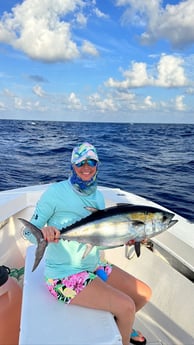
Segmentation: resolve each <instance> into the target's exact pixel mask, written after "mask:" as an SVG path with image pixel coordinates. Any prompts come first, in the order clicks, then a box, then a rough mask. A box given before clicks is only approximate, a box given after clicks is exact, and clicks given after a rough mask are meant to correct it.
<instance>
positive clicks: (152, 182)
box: [0, 120, 194, 222]
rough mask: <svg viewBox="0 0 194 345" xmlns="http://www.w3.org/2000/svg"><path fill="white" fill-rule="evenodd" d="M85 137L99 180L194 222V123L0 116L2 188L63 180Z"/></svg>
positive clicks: (67, 174) (103, 183)
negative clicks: (92, 149)
mask: <svg viewBox="0 0 194 345" xmlns="http://www.w3.org/2000/svg"><path fill="white" fill-rule="evenodd" d="M83 141H88V142H90V143H92V144H94V145H95V146H96V148H97V150H98V154H99V157H100V167H99V184H100V185H104V186H109V187H119V188H121V189H125V190H127V191H129V192H132V193H136V194H139V195H141V196H144V197H146V198H149V199H151V200H153V201H155V202H157V203H160V204H161V205H163V206H165V207H167V208H169V209H171V210H173V211H175V212H177V213H179V214H180V215H182V216H183V217H186V218H187V219H188V220H190V221H192V222H194V212H193V211H194V125H190V124H185V125H184V124H126V123H125V124H124V123H80V122H44V121H36V122H33V121H15V120H0V159H1V160H0V161H1V168H0V172H1V178H0V190H1V191H2V190H8V189H12V188H18V187H24V186H30V185H34V184H43V183H49V182H54V181H60V180H62V179H65V178H67V177H68V176H69V173H70V158H71V151H72V149H73V147H74V146H75V145H77V144H78V143H81V142H83Z"/></svg>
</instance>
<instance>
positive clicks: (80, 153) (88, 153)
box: [70, 142, 99, 195]
mask: <svg viewBox="0 0 194 345" xmlns="http://www.w3.org/2000/svg"><path fill="white" fill-rule="evenodd" d="M87 159H94V160H95V161H97V162H99V159H98V155H97V152H96V149H95V147H94V146H93V145H91V144H89V143H87V142H85V143H83V144H82V145H79V146H77V147H75V148H74V150H73V152H72V156H71V176H70V182H71V184H72V186H73V188H74V189H75V190H76V191H77V192H79V193H81V194H83V195H90V194H92V193H94V192H95V190H96V188H97V175H98V164H97V165H96V174H95V175H94V176H93V177H92V178H91V179H90V180H89V181H83V180H82V179H81V178H80V177H79V176H78V175H77V174H76V172H75V169H74V164H78V163H80V162H82V161H84V160H87Z"/></svg>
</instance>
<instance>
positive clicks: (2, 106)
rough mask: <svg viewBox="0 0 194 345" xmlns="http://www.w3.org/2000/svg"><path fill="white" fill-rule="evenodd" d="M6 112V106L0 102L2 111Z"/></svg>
mask: <svg viewBox="0 0 194 345" xmlns="http://www.w3.org/2000/svg"><path fill="white" fill-rule="evenodd" d="M3 110H6V105H5V104H4V103H3V102H0V111H3Z"/></svg>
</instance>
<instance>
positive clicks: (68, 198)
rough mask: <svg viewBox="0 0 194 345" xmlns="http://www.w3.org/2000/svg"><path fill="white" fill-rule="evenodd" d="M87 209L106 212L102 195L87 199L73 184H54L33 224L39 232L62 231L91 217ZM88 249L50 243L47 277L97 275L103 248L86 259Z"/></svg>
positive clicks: (31, 237) (44, 197)
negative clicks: (84, 272)
mask: <svg viewBox="0 0 194 345" xmlns="http://www.w3.org/2000/svg"><path fill="white" fill-rule="evenodd" d="M87 207H93V208H96V209H104V207H105V202H104V197H103V195H102V193H101V192H100V191H99V190H96V191H95V192H94V193H92V194H90V195H88V196H85V195H82V194H80V193H78V192H76V191H75V190H74V189H73V187H72V185H71V183H70V181H69V180H66V181H62V182H58V183H55V184H52V185H51V186H49V187H48V189H47V190H46V191H45V192H44V193H43V195H42V196H41V198H40V200H39V201H38V203H37V205H36V208H35V211H34V214H33V216H32V219H31V222H32V223H33V224H34V225H36V226H37V227H38V228H42V227H43V226H45V225H50V226H54V227H56V228H57V229H58V230H61V229H62V228H64V227H67V226H68V225H71V224H72V223H75V222H76V221H79V220H80V219H82V218H84V217H86V216H88V215H89V214H90V212H89V211H88V210H87V209H86V208H87ZM25 236H26V237H27V238H28V239H29V240H30V241H31V242H34V243H35V241H36V240H35V238H34V236H33V235H32V234H31V233H30V232H29V231H25ZM85 248H86V245H85V244H81V243H78V242H76V241H66V240H65V241H64V240H59V242H58V243H53V242H50V243H49V244H48V246H47V248H46V252H45V276H46V277H47V278H54V279H55V278H63V277H67V276H70V275H72V274H75V273H78V272H82V271H85V270H87V271H90V272H93V271H95V269H96V267H97V266H98V265H99V264H100V254H99V248H97V247H94V248H93V249H92V250H91V252H90V253H89V254H88V256H86V258H84V259H82V255H83V253H84V251H85Z"/></svg>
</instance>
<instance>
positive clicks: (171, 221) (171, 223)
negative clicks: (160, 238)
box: [168, 219, 178, 229]
mask: <svg viewBox="0 0 194 345" xmlns="http://www.w3.org/2000/svg"><path fill="white" fill-rule="evenodd" d="M177 222H178V220H177V219H174V220H170V221H169V223H168V229H169V228H171V227H172V226H173V225H175V224H176V223H177Z"/></svg>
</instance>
